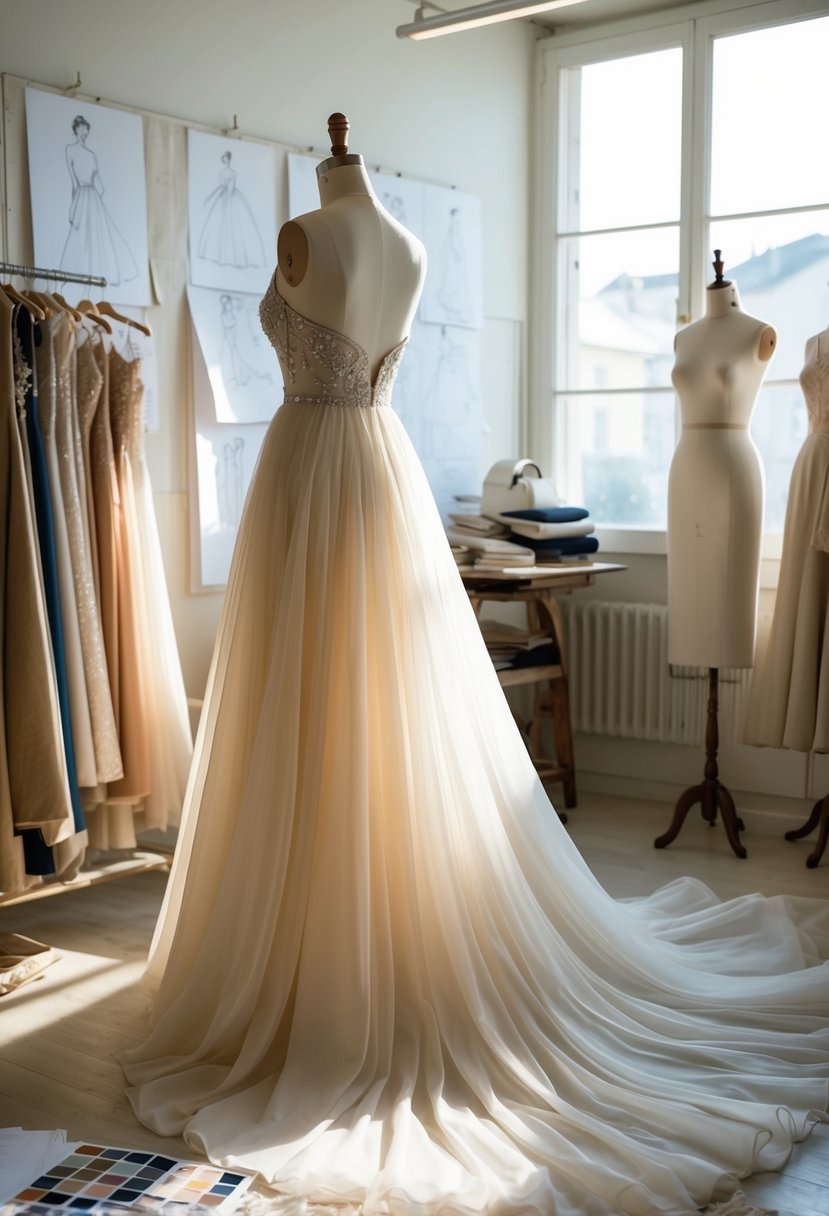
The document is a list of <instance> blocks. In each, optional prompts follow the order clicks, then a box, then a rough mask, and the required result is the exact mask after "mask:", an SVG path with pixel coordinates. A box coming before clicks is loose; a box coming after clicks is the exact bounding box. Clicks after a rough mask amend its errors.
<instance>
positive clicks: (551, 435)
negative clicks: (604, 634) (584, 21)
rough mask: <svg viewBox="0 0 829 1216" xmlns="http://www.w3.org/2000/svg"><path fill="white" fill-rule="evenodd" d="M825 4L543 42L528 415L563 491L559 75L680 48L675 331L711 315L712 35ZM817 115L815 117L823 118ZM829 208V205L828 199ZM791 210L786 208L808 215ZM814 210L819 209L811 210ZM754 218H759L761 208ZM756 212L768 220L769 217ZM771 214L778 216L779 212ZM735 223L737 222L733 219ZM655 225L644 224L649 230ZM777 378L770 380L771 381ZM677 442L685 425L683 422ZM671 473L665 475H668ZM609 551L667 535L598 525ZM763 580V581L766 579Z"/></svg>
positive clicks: (536, 448)
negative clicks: (557, 320)
mask: <svg viewBox="0 0 829 1216" xmlns="http://www.w3.org/2000/svg"><path fill="white" fill-rule="evenodd" d="M826 12H827V9H826V3H825V0H760V2H759V3H758V0H730V3H729V6H728V9H727V10H726V11H723V4H722V3H721V2H720V0H703V2H702V3H698V4H690V5H688V6H687V7H683V8H675V9H669V10H667V11H663V12H661V13H655V14H648V15H647V16H644V17H638V18H629V19H627V20H624V21H617V22H613V23H608V24H604V25H601V26H596V27H593V28H591V29H589V30H582V31H581V32H574V33H570V34H558V35H554V36H552V37H550V38H544V39H542V40H540V41H539V43H538V46H537V59H536V99H537V100H536V105H537V110H536V113H537V120H536V141H535V142H536V147H535V174H534V178H535V180H534V189H533V192H532V198H533V207H534V217H533V224H532V229H531V231H532V240H533V248H534V249H535V250H537V251H539V252H538V256H536V257H533V258H532V259H531V265H530V310H529V316H530V325H529V363H530V366H529V371H530V395H529V409H528V439H529V445H528V448H529V451H530V452H532V453H534V454H535V457H536V458H537V459H539V460H540V461H541V463H542V465H543V466H544V468H545V471H547V470H548V469H549V471H550V472H551V473H552V475H553V477H554V478H555V480H556V482H557V484H558V485H560V486H562V487H563V488H565V489H566V485H567V470H568V466H569V467H572V464H573V461H574V460H575V459H577V458H578V456H579V453H578V451H577V447H576V444H577V440H576V437H575V435H573V434H572V432H571V429H570V428H569V427H568V420H567V412H568V411H567V409H566V407H565V408H560V407H557V399H558V398H560V397H563V396H566V395H567V394H566V391H565V390H562V389H558V388H557V376H556V370H557V366H558V365H559V363H560V361H561V360H563V358H564V350H563V346H564V343H563V340H562V339H563V332H564V331H563V327H561V328H560V327H557V326H556V325H555V318H556V316H557V315H558V301H559V283H560V279H561V271H560V269H559V266H558V264H557V263H558V247H559V232H558V223H557V220H558V216H559V215H560V214H563V203H564V199H563V198H562V193H563V191H564V189H565V181H564V177H565V176H566V175H561V176H560V175H559V173H558V164H559V158H560V155H561V151H560V149H561V147H562V142H564V146H565V147H568V146H572V144H571V141H567V140H566V136H565V131H566V127H567V123H568V121H569V116H568V114H567V113H566V105H562V104H561V101H562V98H563V96H564V90H563V89H562V87H561V73H562V71H565V70H566V69H568V68H573V67H580V66H585V65H587V64H590V63H598V62H604V61H606V60H609V59H618V58H623V57H627V56H631V55H636V54H647V53H648V52H649V51H659V50H664V49H667V48H669V47H681V48H682V51H683V73H682V76H683V79H682V98H683V104H682V124H681V125H682V159H681V169H680V173H681V186H680V215H679V295H678V307H677V327H679V326H680V325H681V324H687V323H688V321H690V320H694V319H696V318H698V317H701V316H702V315H703V314H704V300H705V288H706V283H707V281H708V279H709V278H710V276H706V267H707V264H708V263H709V262H710V260H711V257H710V251H709V250H708V249H707V239H708V228H709V222H710V220H711V219H712V218H713V219H719V218H721V217H709V216H708V215H707V210H708V206H707V204H708V198H709V195H710V166H711V147H710V128H711V105H712V89H713V44H714V39H715V38H718V37H724V36H728V35H730V34H740V33H748V32H750V31H752V30H757V29H765V28H769V27H772V26H774V25H786V24H790V23H792V22H796V21H800V20H808V19H809V18H812V17H818V16H825V15H826ZM818 119H819V116H815V121H816V122H817V121H818ZM827 201H828V202H829V200H827ZM809 209H812V208H809V207H804V208H788V209H781V211H783V212H785V210H809ZM814 209H817V208H814ZM750 214H752V215H753V214H755V213H754V212H752V213H750ZM759 214H761V215H762V214H764V213H763V212H762V211H761V212H759ZM767 214H771V215H773V214H780V211H774V212H769V213H767ZM729 218H730V217H729ZM652 226H654V225H647V227H652ZM773 379H774V377H771V380H773ZM676 431H677V437H678V434H679V419H678V417H677V421H676ZM667 474H668V470H667V469H666V470H665V475H666V477H667ZM599 539H600V542H601V545H602V548H603V549H604V550H606V551H607V552H612V553H622V554H634V553H649V554H664V553H665V552H666V535H665V531H664V530H663V529H653V528H635V527H631V526H626V527H603V528H600V529H599ZM781 539H782V538H781V535H780V534H779V533H766V535H765V536H764V538H763V551H762V552H763V557H764V559H771V560H772V562H774V561H775V560H776V559H779V556H780V550H781ZM764 581H765V580H764Z"/></svg>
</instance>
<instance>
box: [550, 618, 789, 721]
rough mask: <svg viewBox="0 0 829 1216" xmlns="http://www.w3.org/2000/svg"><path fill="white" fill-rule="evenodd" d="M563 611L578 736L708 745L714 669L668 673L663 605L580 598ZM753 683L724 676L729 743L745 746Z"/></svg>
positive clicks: (739, 671)
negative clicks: (744, 727) (744, 722)
mask: <svg viewBox="0 0 829 1216" xmlns="http://www.w3.org/2000/svg"><path fill="white" fill-rule="evenodd" d="M560 603H561V610H562V616H563V619H564V629H565V643H566V647H567V655H568V668H569V675H570V717H571V721H572V725H573V729H574V730H575V731H578V732H582V733H586V734H595V735H610V736H615V737H618V738H627V739H651V740H655V741H658V742H662V743H685V744H697V745H698V744H700V743H701V742H702V741H703V738H704V732H705V713H706V708H707V704H708V669H707V668H705V669H703V668H697V667H671V668H669V666H668V609H667V608H666V607H664V605H661V604H620V603H603V602H601V601H598V600H593V601H589V602H586V603H585V602H581V603H580V602H579V601H578V600H577V599H574V598H568V599H566V600H563V601H560ZM763 623H764V624H765V623H766V622H763ZM750 679H751V669H749V668H732V669H728V668H723V669H722V670H721V671H720V675H719V727H720V737H721V739H723V740H725V739H739V732H740V724H741V722H742V718H743V714H744V712H745V706H746V700H747V696H748V688H749V682H750Z"/></svg>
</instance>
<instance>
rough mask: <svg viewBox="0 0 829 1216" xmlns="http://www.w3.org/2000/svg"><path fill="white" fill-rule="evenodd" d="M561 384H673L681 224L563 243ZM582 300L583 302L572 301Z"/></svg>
mask: <svg viewBox="0 0 829 1216" xmlns="http://www.w3.org/2000/svg"><path fill="white" fill-rule="evenodd" d="M559 264H560V267H561V273H562V283H561V292H560V297H559V298H560V299H561V301H562V303H563V307H562V309H561V311H560V323H561V325H562V327H563V332H562V346H561V348H560V349H561V354H562V356H563V357H562V358H561V359H560V360H559V364H558V371H559V386H560V387H561V388H581V389H592V388H645V387H649V386H651V385H665V386H669V385H670V383H671V377H670V372H671V366H672V364H673V341H674V334H675V333H676V312H677V282H678V265H679V233H678V229H676V228H657V229H655V230H654V231H650V232H625V233H619V234H615V233H614V234H607V235H604V236H588V237H568V238H565V239H564V240H563V241H562V248H561V258H560V263H559ZM576 300H578V302H579V306H578V308H577V309H576V308H574V307H573V306H572V303H571V302H575V301H576Z"/></svg>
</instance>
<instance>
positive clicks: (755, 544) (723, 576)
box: [655, 250, 777, 857]
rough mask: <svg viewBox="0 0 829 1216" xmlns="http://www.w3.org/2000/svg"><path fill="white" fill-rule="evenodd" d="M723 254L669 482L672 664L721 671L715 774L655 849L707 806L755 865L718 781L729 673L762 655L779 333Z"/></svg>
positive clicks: (683, 394) (682, 367) (680, 357)
mask: <svg viewBox="0 0 829 1216" xmlns="http://www.w3.org/2000/svg"><path fill="white" fill-rule="evenodd" d="M714 254H715V259H716V260H715V262H714V269H715V272H716V278H715V280H714V282H713V283H712V284H711V285H710V286H709V288H708V290H707V292H706V315H705V317H704V318H703V319H702V320H701V321H697V322H696V323H695V324H693V325H689V326H688V327H687V328H686V329H683V330H680V332H679V333H678V334H677V336H676V339H675V342H674V348H675V351H676V362H675V364H674V369H673V373H672V379H673V382H674V385H675V387H676V390H677V393H678V394H679V397H680V402H681V407H682V435H681V437H680V441H679V444H678V445H677V449H676V452H675V453H674V458H673V461H672V463H671V472H670V478H669V482H668V662H669V663H671V664H672V665H679V666H685V667H707V668H708V669H709V699H708V723H707V728H706V767H705V777H704V780H703V783H702V785H699V786H693V787H692V788H691V789H690V790H686V792H685V793H684V794H683V795H682V796H681V797H680V799H679V801H678V803H677V805H676V809H675V812H674V818H673V822H672V823H671V827H670V828H669V830H668V831H667V832H666V833H665V834H664V835H663V836H660V837H659V838H658V839H657V840H656V841H655V844H656V846H657V848H663V847H664V846H665V845H667V844H670V843H671V841H672V840H674V839H675V838H676V835H677V834H678V832H679V830H680V827H681V826H682V823H683V821H684V819H685V816H686V815H687V813H688V811H689V810H690V808H691V807H692V806H693V805H694V804H695V803H696V802H700V803H701V805H702V814H703V817H704V818H705V819H706V820H707V821H708V822H709V823H711V824H713V823H714V821H715V818H716V813H717V807H718V806H719V809H720V810H721V811H722V815H723V822H724V825H725V829H726V833H727V835H728V839H729V843H730V844H731V847H732V848H733V850H734V852H735V853H736V854H737V856H738V857H745V855H746V853H745V849H744V848H743V846H742V844H741V843H740V840H739V835H738V833H739V831H742V821H741V820H739V819H738V818H737V814H736V810H735V808H734V803H733V800H732V799H731V795H730V794H729V793H728V791H727V790H726V789H725V787H724V786H721V785H720V782H719V780H718V771H717V750H718V747H719V737H718V727H717V700H718V690H717V685H718V674H717V673H718V670H719V668H720V667H751V666H752V663H753V659H754V634H755V627H756V619H757V595H758V589H759V570H760V540H761V537H762V530H763V471H762V465H761V463H760V458H759V455H758V453H757V449H756V448H755V446H754V443H753V441H752V439H751V436H750V434H749V432H748V423H749V419H750V416H751V411H752V409H753V406H754V401H755V398H756V396H757V391H758V389H759V387H760V383H761V381H762V379H763V376H764V374H765V370H766V366H767V364H768V360H769V359H770V358H771V355H772V353H773V351H774V347H775V345H776V340H777V336H776V334H775V331H774V329H773V328H772V327H771V326H770V325H766V324H765V322H763V321H758V320H757V318H756V317H752V316H749V315H748V314H747V313H744V312H743V311H742V307H741V304H740V295H739V292H738V290H737V285H736V284H735V283H732V282H729V281H727V280H725V279H724V278H723V273H722V271H723V264H722V262H721V261H720V251H719V250H715V251H714Z"/></svg>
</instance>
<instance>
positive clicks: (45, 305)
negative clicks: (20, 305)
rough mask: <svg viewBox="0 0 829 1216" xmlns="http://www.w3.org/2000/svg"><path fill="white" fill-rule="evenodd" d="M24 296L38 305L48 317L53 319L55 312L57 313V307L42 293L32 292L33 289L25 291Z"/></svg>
mask: <svg viewBox="0 0 829 1216" xmlns="http://www.w3.org/2000/svg"><path fill="white" fill-rule="evenodd" d="M23 295H24V296H25V297H26V299H27V300H31V301H32V302H33V303H34V304H37V306H38V308H42V309H43V311H44V312H45V313H46V316H47V317H51V316H53V314H54V313H55V312H57V309H56V308H55V305H54V304H52V303H51V302H50V301H49V299H48V298H47V297H46V296H44V295H43V293H42V292H40V291H32V290H31V289H29V290H27V291H24V292H23Z"/></svg>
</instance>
